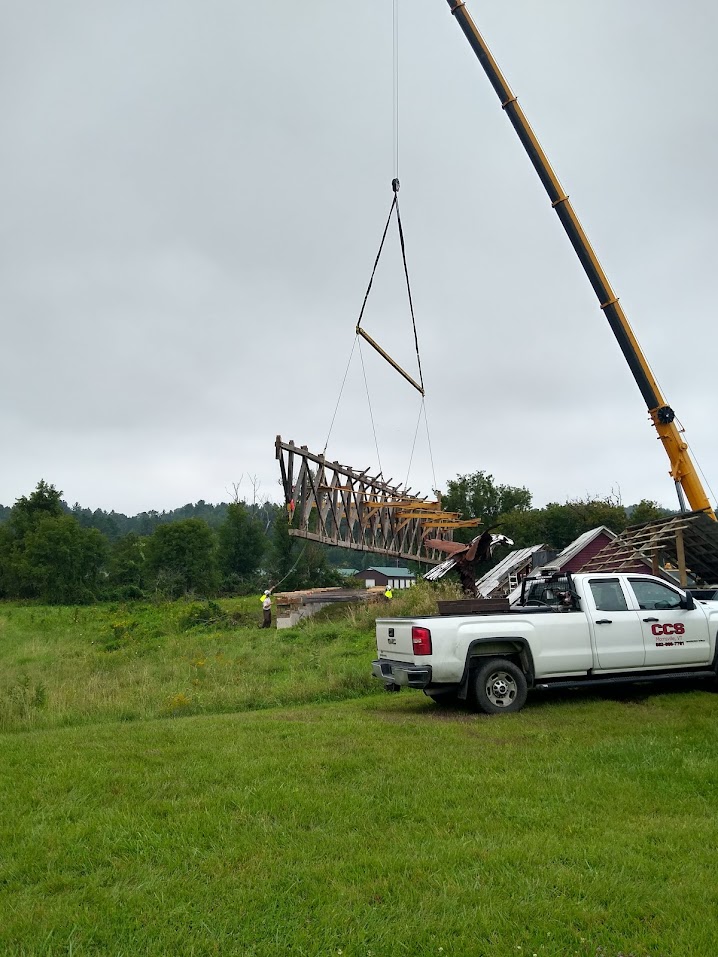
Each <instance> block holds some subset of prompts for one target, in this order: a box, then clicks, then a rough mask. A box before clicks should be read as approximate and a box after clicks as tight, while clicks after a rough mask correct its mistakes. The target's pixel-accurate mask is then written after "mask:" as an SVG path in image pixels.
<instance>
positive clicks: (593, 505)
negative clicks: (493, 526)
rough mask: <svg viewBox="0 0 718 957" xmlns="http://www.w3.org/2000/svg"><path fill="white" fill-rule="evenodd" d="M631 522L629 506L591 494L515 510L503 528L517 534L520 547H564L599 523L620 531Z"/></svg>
mask: <svg viewBox="0 0 718 957" xmlns="http://www.w3.org/2000/svg"><path fill="white" fill-rule="evenodd" d="M627 523H628V519H627V517H626V510H625V508H624V507H623V505H621V504H620V502H617V501H616V500H615V499H614V498H611V497H609V498H604V499H590V498H588V499H576V500H574V501H569V502H566V503H565V504H564V505H559V504H558V502H550V503H549V504H548V505H546V506H545V508H541V509H532V510H531V511H528V512H525V513H512V514H511V515H508V516H506V518H505V521H504V522H503V527H502V531H504V532H505V533H506V534H507V535H508V536H509V537H510V538H513V540H514V542H515V543H516V545H517V546H518V547H519V548H524V547H527V546H529V545H538V544H546V545H548V546H550V547H551V548H555V549H557V550H559V551H560V550H561V549H563V548H565V547H566V546H567V545H570V544H571V542H572V541H574V539H576V538H578V536H579V535H582V534H583V533H584V532H588V531H590V529H592V528H597V527H598V526H599V525H605V526H606V527H607V528H610V529H611V531H613V532H616V533H619V532H622V531H623V530H624V528H625V527H626V525H627Z"/></svg>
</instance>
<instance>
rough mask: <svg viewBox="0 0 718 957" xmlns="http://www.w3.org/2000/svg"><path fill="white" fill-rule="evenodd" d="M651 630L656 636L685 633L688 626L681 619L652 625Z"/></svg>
mask: <svg viewBox="0 0 718 957" xmlns="http://www.w3.org/2000/svg"><path fill="white" fill-rule="evenodd" d="M651 631H652V632H653V634H654V635H655V636H656V637H658V636H659V635H684V634H685V633H686V626H685V625H684V624H683V623H682V622H680V621H676V622H670V621H669V622H666V624H665V625H651Z"/></svg>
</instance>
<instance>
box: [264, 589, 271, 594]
mask: <svg viewBox="0 0 718 957" xmlns="http://www.w3.org/2000/svg"><path fill="white" fill-rule="evenodd" d="M264 594H265V595H271V594H272V593H271V591H270V590H269V589H268V588H265V590H264Z"/></svg>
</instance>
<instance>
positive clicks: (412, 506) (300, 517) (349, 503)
mask: <svg viewBox="0 0 718 957" xmlns="http://www.w3.org/2000/svg"><path fill="white" fill-rule="evenodd" d="M275 447H276V456H277V460H278V462H279V468H280V471H281V475H282V486H283V488H284V499H285V502H286V506H287V511H288V514H289V534H290V535H294V536H296V537H298V538H306V539H309V540H310V541H314V542H323V543H324V544H326V545H338V546H340V547H341V548H351V549H355V550H356V551H370V552H376V553H377V554H379V555H387V556H390V557H392V558H403V559H410V560H412V561H418V562H425V563H427V564H435V563H436V562H439V561H443V559H444V558H445V557H446V556H445V555H444V554H442V553H441V552H439V551H437V550H436V549H427V548H426V547H425V546H424V538H425V536H428V537H429V538H434V539H436V538H439V539H445V540H449V541H451V539H452V537H453V531H454V529H455V528H470V527H476V526H477V525H478V524H479V523H480V520H479V519H470V520H468V521H462V520H461V516H460V515H459V513H458V512H445V511H443V510H442V508H441V501H440V499H439V498H438V496H437V499H436V500H429V499H428V498H421V497H420V496H418V495H412V494H411V489H410V488H402V487H401V485H392V484H391V482H392V480H391V479H389V480H388V481H384V480H383V479H382V478H381V476H380V475H379V476H373V477H372V476H370V475H369V469H364V471H363V472H356V471H354V469H351V468H349V466H347V465H340V464H339V462H327V460H326V458H325V456H324V455H314V454H313V453H312V452H310V451H309V450H308V449H307V447H306V445H302V446H297V445H295V444H294V442H292V441H289V442H283V441H282V438H281V436H279V435H278V436H277V440H276V443H275Z"/></svg>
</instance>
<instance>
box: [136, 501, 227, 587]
mask: <svg viewBox="0 0 718 957" xmlns="http://www.w3.org/2000/svg"><path fill="white" fill-rule="evenodd" d="M216 552H217V549H216V544H215V539H214V535H213V534H212V530H211V528H210V527H209V525H207V523H206V522H205V521H203V520H202V519H200V518H187V519H185V520H184V521H181V522H172V523H170V524H169V525H159V526H158V527H157V528H156V529H155V531H154V532H153V534H152V536H151V537H150V538H149V539H148V540H147V546H146V549H145V558H146V561H147V570H148V572H149V574H151V575H152V576H153V577H154V581H155V584H156V587H157V588H158V590H159V591H161V592H163V593H165V594H167V595H170V596H173V597H176V596H178V595H182V594H186V593H189V592H193V593H194V592H196V593H200V594H205V595H206V594H212V593H214V591H215V590H216V587H217V554H216Z"/></svg>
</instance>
